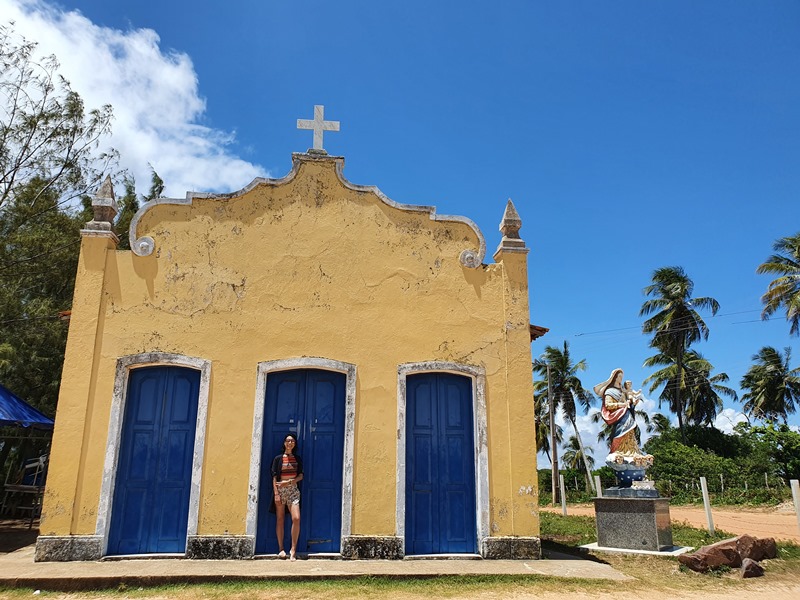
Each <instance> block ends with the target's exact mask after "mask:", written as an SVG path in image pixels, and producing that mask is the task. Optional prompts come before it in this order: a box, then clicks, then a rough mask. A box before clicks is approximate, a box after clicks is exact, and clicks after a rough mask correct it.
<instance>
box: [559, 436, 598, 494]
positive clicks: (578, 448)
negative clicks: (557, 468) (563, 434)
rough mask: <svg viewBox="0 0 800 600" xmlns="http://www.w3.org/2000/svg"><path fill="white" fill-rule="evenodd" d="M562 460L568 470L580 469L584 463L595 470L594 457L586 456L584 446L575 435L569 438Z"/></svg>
mask: <svg viewBox="0 0 800 600" xmlns="http://www.w3.org/2000/svg"><path fill="white" fill-rule="evenodd" d="M561 458H562V459H563V461H564V466H565V467H567V468H568V469H578V468H580V464H581V463H582V462H584V461H585V462H586V463H588V464H589V466H590V467H592V468H594V457H593V456H592V455H591V454H589V455H587V456H584V447H583V444H581V443H580V441H579V440H578V438H577V437H575V436H574V435H571V436H569V441H567V445H566V446H565V450H564V454H562V455H561ZM587 487H588V486H587Z"/></svg>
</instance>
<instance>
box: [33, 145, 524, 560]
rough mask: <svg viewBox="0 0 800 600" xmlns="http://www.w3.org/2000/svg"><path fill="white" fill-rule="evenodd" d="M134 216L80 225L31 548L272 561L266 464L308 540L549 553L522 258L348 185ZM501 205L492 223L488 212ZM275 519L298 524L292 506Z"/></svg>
mask: <svg viewBox="0 0 800 600" xmlns="http://www.w3.org/2000/svg"><path fill="white" fill-rule="evenodd" d="M343 168H344V161H343V159H342V158H340V157H332V156H329V155H327V154H326V153H325V152H324V151H313V150H309V151H308V152H307V153H299V154H295V155H293V166H292V169H291V172H290V173H289V174H288V175H287V176H286V177H284V178H282V179H277V180H275V179H257V180H255V181H254V182H252V183H251V184H250V185H249V186H247V187H246V188H244V189H243V190H241V191H239V192H236V193H232V194H227V195H211V194H188V195H187V197H186V198H185V199H167V198H161V199H157V200H154V201H152V202H150V203H148V204H146V205H145V206H143V207H142V208H141V209H140V210H139V212H138V213H137V214H136V216H135V217H134V220H133V222H132V224H131V230H130V241H131V248H132V250H130V251H128V250H118V249H117V238H116V236H115V234H114V233H113V231H112V229H111V222H112V220H113V216H114V212H115V201H114V198H113V189H112V188H111V186H110V182H109V183H108V184H107V185H106V186H104V188H102V189H101V191H100V192H99V193H98V195H97V198H96V199H95V202H94V207H95V218H94V220H93V221H91V222H90V223H88V224H87V226H86V229H84V230H83V232H82V240H81V251H80V261H79V269H78V274H77V280H76V287H75V295H74V304H73V311H72V317H71V322H70V330H69V336H68V342H67V349H66V357H65V363H64V371H63V378H62V384H61V391H60V398H59V404H58V412H57V415H56V427H55V433H54V438H53V446H52V453H51V460H50V471H49V475H48V482H47V490H46V494H45V498H44V505H43V512H42V521H41V528H40V532H41V535H40V537H39V539H38V541H37V547H36V559H37V560H41V561H46V560H87V559H88V560H91V559H98V558H100V557H103V556H107V555H148V554H152V555H159V554H161V555H164V554H165V555H176V556H186V557H189V558H250V557H253V556H256V555H264V554H272V553H274V552H276V551H277V548H276V532H275V516H274V515H273V514H272V513H270V512H269V510H268V505H269V503H270V499H271V495H272V487H271V481H272V477H271V474H270V463H271V460H272V458H273V457H274V456H275V455H276V454H278V453H279V452H280V450H281V442H282V440H283V439H284V436H285V435H286V434H287V433H293V434H295V435H296V436H297V438H298V451H297V454H298V455H300V456H301V457H302V460H303V466H304V481H303V482H302V483H301V486H300V487H301V515H302V517H301V539H300V548H299V551H300V553H301V554H307V555H309V556H314V555H320V556H325V555H333V556H341V557H342V558H402V557H404V556H411V555H465V556H473V555H480V556H483V557H485V558H538V557H539V554H540V544H539V513H538V497H537V488H538V486H537V480H536V446H535V434H534V413H533V394H532V385H531V349H530V341H531V327H530V322H529V303H528V281H527V252H528V249H527V248H526V247H525V244H524V242H523V241H522V240H521V239H520V238H519V235H518V231H519V228H520V225H521V222H520V220H519V217H518V216H517V215H516V211H515V210H514V208H513V205H511V204H510V202H509V204H508V206H507V207H506V213H505V215H504V216H503V221H502V224H501V229H502V231H503V238H502V241H501V242H500V245H499V247H498V249H497V251H496V252H495V254H494V262H491V263H488V264H487V263H485V262H484V258H485V253H486V248H485V242H484V237H483V235H482V233H481V232H480V231H479V230H478V228H477V226H476V225H475V224H474V223H473V222H472V221H470V220H469V219H467V218H463V217H452V216H442V215H438V214H436V212H435V209H434V208H433V207H426V206H414V205H406V204H399V203H397V202H394V201H392V200H390V199H389V198H387V197H386V196H384V195H383V194H382V193H381V192H380V191H379V190H378V189H377V188H375V187H371V186H360V185H355V184H352V183H350V182H348V181H347V180H346V179H345V177H344V175H343ZM500 208H501V207H498V216H500ZM286 521H287V522H289V521H290V520H289V519H288V518H287V519H286Z"/></svg>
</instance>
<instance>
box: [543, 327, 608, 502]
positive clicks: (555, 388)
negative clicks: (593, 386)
mask: <svg viewBox="0 0 800 600" xmlns="http://www.w3.org/2000/svg"><path fill="white" fill-rule="evenodd" d="M548 365H549V366H550V390H551V393H552V394H553V399H552V401H553V408H554V409H555V410H558V409H559V408H561V410H563V411H564V415H565V416H566V417H567V419H568V420H569V422H570V423H571V424H572V429H573V430H574V431H575V438H576V439H577V441H578V445H579V446H580V448H581V451H582V450H583V441H582V440H581V434H580V433H579V432H578V425H577V424H576V420H575V419H576V416H577V405H576V402H577V404H579V405H580V406H581V408H582V409H583V412H584V413H585V412H586V411H588V410H589V406H590V405H591V402H592V399H593V398H594V396H593V395H592V393H591V392H589V391H588V390H586V389H584V387H583V384H582V383H581V380H580V379H579V378H578V376H577V373H578V371H585V370H586V360H580V361H578V362H577V363H575V364H573V363H572V357H571V356H570V353H569V344H568V343H567V342H566V341H565V342H564V349H563V350H560V349H559V348H555V347H553V346H545V349H544V353H542V356H541V358H540V359H539V360H537V361H534V363H533V370H534V372H536V373H538V374H540V375H545V374H546V373H547V366H548ZM581 455H582V456H583V457H584V461H583V463H584V466H585V467H586V477H587V479H588V481H589V482H590V483H591V485H592V487H594V482H592V470H591V469H590V468H589V462H588V461H587V460H585V457H586V453H585V452H583V451H582V452H581Z"/></svg>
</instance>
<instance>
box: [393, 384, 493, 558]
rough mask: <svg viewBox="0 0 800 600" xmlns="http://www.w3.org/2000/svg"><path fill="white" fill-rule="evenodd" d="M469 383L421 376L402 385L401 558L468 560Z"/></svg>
mask: <svg viewBox="0 0 800 600" xmlns="http://www.w3.org/2000/svg"><path fill="white" fill-rule="evenodd" d="M473 439H474V434H473V411H472V381H471V380H470V379H469V378H468V377H463V376H461V375H451V374H449V373H425V374H420V375H411V376H409V377H408V379H407V380H406V521H405V525H406V539H405V544H406V554H410V555H413V554H462V553H467V554H474V553H476V552H477V521H476V515H475V449H474V443H473Z"/></svg>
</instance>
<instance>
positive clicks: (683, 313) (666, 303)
mask: <svg viewBox="0 0 800 600" xmlns="http://www.w3.org/2000/svg"><path fill="white" fill-rule="evenodd" d="M693 290H694V282H693V281H692V280H691V279H690V278H689V276H688V275H686V273H685V272H684V270H683V269H682V268H681V267H661V268H660V269H656V270H655V271H653V283H651V284H650V285H648V286H647V287H646V288H644V293H645V295H646V296H649V297H650V298H649V299H648V300H645V302H644V304H642V309H641V310H640V311H639V316H648V315H652V316H651V317H650V318H649V319H647V320H646V321H645V322H644V324H643V325H642V331H643V332H644V333H652V334H653V339H652V341H651V342H650V346H651V347H653V348H656V349H657V350H659V351H660V352H661V353H662V354H666V355H668V356H670V357H672V358H674V361H675V366H676V377H675V378H674V379H673V380H672V384H673V390H672V392H671V393H672V395H673V396H672V402H671V403H670V404H671V407H673V410H674V412H675V413H676V414H677V415H678V426H679V427H680V430H681V438H682V439H683V442H684V443H686V431H685V430H684V427H683V417H684V411H685V409H684V402H683V399H682V398H681V389H682V388H683V387H684V385H685V383H684V381H683V379H684V366H683V363H684V360H683V355H684V353H685V352H686V350H687V349H688V348H689V346H691V345H692V344H693V343H694V342H697V341H699V340H701V339H708V326H707V325H706V323H705V321H703V319H702V317H701V316H700V315H699V314H698V312H697V310H696V309H706V310H710V311H711V314H712V315H715V314H717V311H718V310H719V303H718V302H717V301H716V300H714V298H710V297H701V298H692V291H693Z"/></svg>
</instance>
